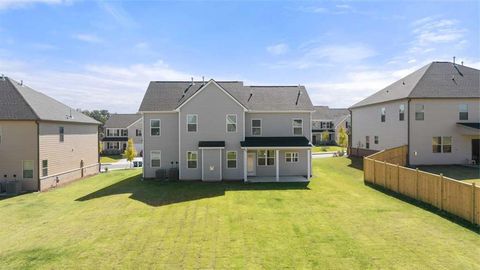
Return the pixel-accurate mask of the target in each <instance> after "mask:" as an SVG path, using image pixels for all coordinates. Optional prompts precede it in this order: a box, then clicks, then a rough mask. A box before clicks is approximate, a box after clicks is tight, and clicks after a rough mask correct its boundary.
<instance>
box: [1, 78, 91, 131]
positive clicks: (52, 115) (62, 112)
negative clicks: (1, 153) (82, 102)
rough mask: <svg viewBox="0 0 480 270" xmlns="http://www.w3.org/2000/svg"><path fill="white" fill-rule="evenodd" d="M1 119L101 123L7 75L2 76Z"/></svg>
mask: <svg viewBox="0 0 480 270" xmlns="http://www.w3.org/2000/svg"><path fill="white" fill-rule="evenodd" d="M0 120H44V121H61V122H72V123H86V124H97V125H98V124H100V122H98V121H96V120H95V119H93V118H90V117H88V116H86V115H85V114H83V113H81V112H78V111H76V110H75V109H73V108H70V107H68V106H67V105H65V104H63V103H61V102H59V101H57V100H55V99H53V98H51V97H49V96H47V95H45V94H42V93H40V92H37V91H35V90H33V89H32V88H30V87H28V86H26V85H24V84H20V83H18V82H16V81H14V80H12V79H11V78H7V77H4V78H3V79H2V78H0Z"/></svg>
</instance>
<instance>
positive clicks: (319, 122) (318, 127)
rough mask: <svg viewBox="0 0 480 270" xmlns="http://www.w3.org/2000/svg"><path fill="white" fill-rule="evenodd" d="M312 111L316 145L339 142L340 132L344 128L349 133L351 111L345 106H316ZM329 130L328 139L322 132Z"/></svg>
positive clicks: (313, 141)
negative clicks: (325, 138)
mask: <svg viewBox="0 0 480 270" xmlns="http://www.w3.org/2000/svg"><path fill="white" fill-rule="evenodd" d="M314 108H315V111H314V112H313V113H312V143H313V144H314V145H332V144H338V140H339V132H340V129H341V128H343V129H344V130H345V131H346V132H347V133H348V132H349V129H350V112H349V111H348V109H344V108H329V107H328V106H314ZM325 131H326V132H328V139H327V140H324V138H323V136H322V134H323V133H324V132H325Z"/></svg>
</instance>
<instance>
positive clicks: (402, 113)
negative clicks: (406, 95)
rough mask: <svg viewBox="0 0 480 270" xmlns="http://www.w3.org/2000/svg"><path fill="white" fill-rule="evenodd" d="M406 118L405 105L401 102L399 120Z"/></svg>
mask: <svg viewBox="0 0 480 270" xmlns="http://www.w3.org/2000/svg"><path fill="white" fill-rule="evenodd" d="M404 119H405V105H404V104H400V107H399V108H398V120H400V121H403V120H404Z"/></svg>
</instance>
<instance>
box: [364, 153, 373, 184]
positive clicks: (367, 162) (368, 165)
mask: <svg viewBox="0 0 480 270" xmlns="http://www.w3.org/2000/svg"><path fill="white" fill-rule="evenodd" d="M373 163H374V160H373V159H369V158H365V159H364V160H363V172H364V174H365V181H367V182H369V183H373V173H374V171H373Z"/></svg>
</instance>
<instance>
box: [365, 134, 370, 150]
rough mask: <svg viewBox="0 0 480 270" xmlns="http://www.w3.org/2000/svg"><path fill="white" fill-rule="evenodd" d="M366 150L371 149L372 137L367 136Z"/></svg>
mask: <svg viewBox="0 0 480 270" xmlns="http://www.w3.org/2000/svg"><path fill="white" fill-rule="evenodd" d="M365 148H367V149H370V136H365Z"/></svg>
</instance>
